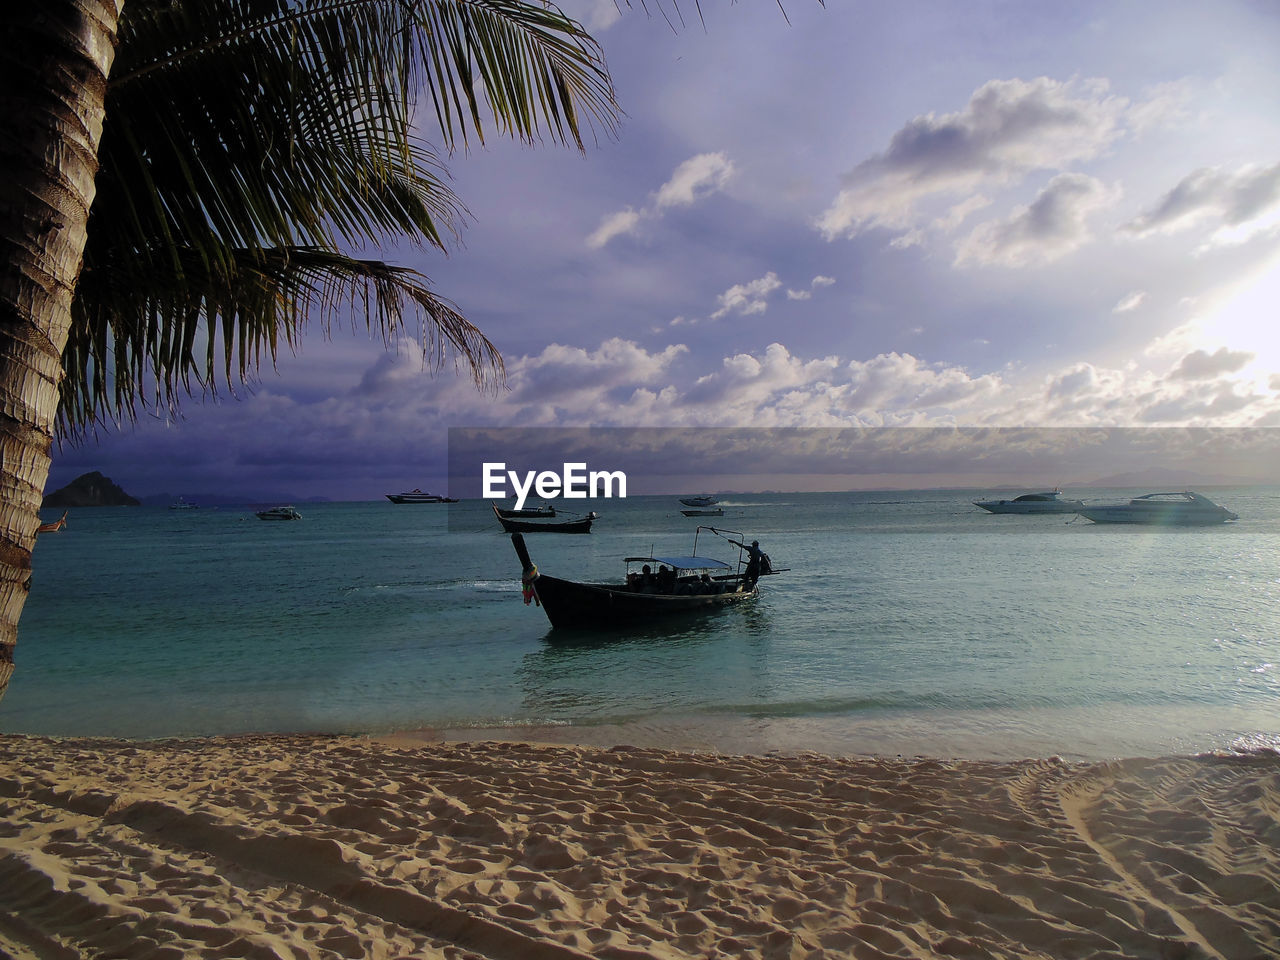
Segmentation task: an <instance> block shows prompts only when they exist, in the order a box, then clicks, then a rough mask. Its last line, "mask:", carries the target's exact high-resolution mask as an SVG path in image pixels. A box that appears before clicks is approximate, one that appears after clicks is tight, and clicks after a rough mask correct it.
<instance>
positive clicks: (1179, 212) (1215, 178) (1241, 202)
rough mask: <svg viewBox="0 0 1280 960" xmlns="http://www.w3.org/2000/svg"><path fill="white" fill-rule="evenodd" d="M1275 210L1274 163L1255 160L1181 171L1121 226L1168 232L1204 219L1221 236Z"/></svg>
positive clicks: (1279, 167) (1279, 197)
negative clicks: (1166, 188)
mask: <svg viewBox="0 0 1280 960" xmlns="http://www.w3.org/2000/svg"><path fill="white" fill-rule="evenodd" d="M1276 213H1280V163H1276V164H1273V165H1271V166H1269V167H1263V166H1258V165H1256V164H1253V165H1248V166H1245V167H1241V168H1240V169H1238V170H1234V171H1228V170H1223V169H1222V168H1220V167H1202V168H1200V169H1199V170H1195V171H1193V172H1192V173H1189V174H1188V175H1187V176H1185V177H1184V178H1183V179H1182V180H1181V181H1179V182H1178V184H1177V185H1176V186H1175V187H1174V188H1173V189H1172V190H1170V191H1169V192H1168V193H1166V194H1165V195H1164V196H1163V197H1161V198H1160V200H1159V201H1158V202H1157V203H1156V204H1155V206H1153V207H1151V208H1150V209H1149V210H1146V211H1144V212H1143V213H1142V214H1140V215H1139V216H1137V217H1136V218H1134V219H1133V220H1131V221H1130V222H1129V223H1127V224H1125V225H1124V226H1123V227H1122V228H1121V229H1122V230H1124V231H1125V232H1127V233H1130V234H1133V235H1135V236H1138V237H1145V236H1149V235H1151V234H1154V233H1174V232H1177V231H1179V230H1186V229H1189V228H1191V227H1193V226H1195V225H1197V224H1199V223H1203V222H1205V221H1208V222H1210V223H1212V224H1213V225H1215V226H1216V227H1217V228H1218V229H1219V233H1220V234H1221V236H1222V239H1227V234H1226V232H1225V228H1252V229H1245V230H1244V234H1245V235H1246V236H1248V235H1251V234H1252V233H1254V232H1257V230H1260V229H1264V228H1265V227H1267V226H1270V225H1271V224H1270V223H1268V222H1265V220H1266V218H1267V216H1268V215H1269V214H1276Z"/></svg>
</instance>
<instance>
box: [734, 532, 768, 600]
mask: <svg viewBox="0 0 1280 960" xmlns="http://www.w3.org/2000/svg"><path fill="white" fill-rule="evenodd" d="M725 539H726V540H729V538H728V537H725ZM729 542H730V543H732V544H733V545H734V546H736V547H741V548H742V549H743V550H745V551H747V569H746V571H745V572H744V573H743V575H742V588H743V589H744V590H750V589H751V588H752V587H754V586H755V585H756V581H757V580H759V579H760V574H762V573H768V572H769V570H770V569H771V564H770V563H769V555H768V554H767V553H765V552H764V551H763V550H761V549H760V541H759V540H752V541H751V546H747V545H746V544H745V543H743V542H742V541H741V540H729Z"/></svg>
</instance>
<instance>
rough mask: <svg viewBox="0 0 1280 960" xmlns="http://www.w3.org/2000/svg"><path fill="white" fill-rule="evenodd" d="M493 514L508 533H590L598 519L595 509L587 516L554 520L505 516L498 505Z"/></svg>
mask: <svg viewBox="0 0 1280 960" xmlns="http://www.w3.org/2000/svg"><path fill="white" fill-rule="evenodd" d="M489 506H491V507H493V504H489ZM493 515H494V516H495V517H497V518H498V523H500V524H502V529H503V530H505V531H506V532H507V533H590V532H591V523H592V521H594V520H595V519H596V514H595V511H592V512H591V513H588V514H587V515H586V516H585V517H579V518H577V519H575V520H556V521H552V522H546V521H543V520H521V519H518V518H513V517H504V516H503V515H502V511H501V510H499V509H498V508H497V507H493Z"/></svg>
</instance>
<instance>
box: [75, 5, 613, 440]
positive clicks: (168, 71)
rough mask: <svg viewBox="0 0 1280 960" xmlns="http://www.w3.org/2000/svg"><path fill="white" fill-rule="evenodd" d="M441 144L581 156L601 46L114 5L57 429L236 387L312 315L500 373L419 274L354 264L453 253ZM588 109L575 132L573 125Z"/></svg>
mask: <svg viewBox="0 0 1280 960" xmlns="http://www.w3.org/2000/svg"><path fill="white" fill-rule="evenodd" d="M419 100H426V101H429V102H430V103H431V105H432V108H433V111H434V118H435V129H434V136H435V137H437V138H438V142H439V143H440V144H441V146H442V147H443V148H445V149H453V148H454V147H455V146H457V145H459V144H463V145H465V144H467V143H469V142H470V140H471V139H472V138H474V139H476V140H477V141H480V142H483V140H484V136H485V128H486V126H488V125H491V126H492V128H493V129H494V130H496V131H497V132H498V133H500V134H502V135H505V136H512V137H515V138H518V139H520V140H523V141H526V142H535V141H537V140H540V139H542V138H544V137H547V138H550V139H551V140H553V141H555V142H559V143H565V144H572V145H574V146H576V147H577V148H579V149H582V147H583V133H584V129H591V128H592V125H593V124H598V125H599V126H600V127H601V128H602V129H604V130H605V131H607V132H612V130H613V127H614V123H615V122H616V117H617V112H616V103H615V101H614V95H613V90H612V87H611V85H610V81H609V77H608V73H607V71H606V70H605V68H604V64H603V60H602V58H601V57H600V54H599V50H598V48H597V46H596V45H595V43H594V41H592V40H591V38H590V37H589V36H588V35H587V34H586V33H585V32H584V31H583V30H582V28H581V27H580V26H579V25H578V24H576V23H574V22H573V21H571V20H569V19H567V18H566V17H564V16H563V15H562V14H561V13H560V12H559V11H558V10H557V9H556V8H554V7H551V6H544V5H541V4H537V3H526V2H521V0H181V2H175V0H129V2H128V3H127V4H126V6H125V12H124V15H123V16H122V19H121V29H120V43H119V50H118V53H117V57H116V63H115V66H114V67H113V71H112V76H111V81H110V85H109V88H108V92H107V120H106V126H105V128H104V132H103V137H102V143H101V147H100V150H99V161H100V168H99V175H98V180H97V187H98V194H97V198H96V200H95V202H94V205H93V208H92V212H91V216H90V222H89V243H88V246H87V247H86V251H85V264H84V270H83V272H82V275H81V280H80V284H79V287H78V289H77V299H76V303H75V306H74V308H73V330H72V334H71V340H70V343H69V345H68V348H67V351H66V353H65V354H64V369H65V370H66V373H67V376H66V378H65V379H64V382H63V395H62V406H61V412H60V421H61V422H60V426H61V427H62V429H63V432H64V433H66V432H68V431H70V430H73V429H76V428H80V427H83V426H86V425H89V424H92V423H93V422H95V421H96V420H98V419H100V418H101V417H103V416H110V417H111V418H118V417H122V416H129V415H131V414H132V413H133V412H134V410H135V405H136V404H138V403H142V404H151V403H155V404H158V405H162V406H172V405H173V403H174V402H175V401H176V398H177V396H178V394H179V393H181V392H183V391H189V390H191V389H193V387H194V386H199V387H200V388H202V389H212V388H214V387H215V386H216V385H217V383H218V382H219V381H224V382H226V383H227V384H228V385H234V383H235V382H237V381H242V380H244V379H246V378H247V377H249V376H250V375H251V374H252V372H253V370H254V369H256V367H257V364H259V363H260V362H261V361H262V360H263V359H264V358H269V359H272V360H274V359H275V357H276V355H277V350H278V348H279V347H280V346H281V344H284V345H289V346H292V345H294V344H295V343H296V340H297V338H298V336H300V335H301V333H302V331H303V329H304V328H305V327H306V326H307V325H308V324H310V323H312V322H316V323H318V324H319V325H320V326H321V327H323V328H324V329H326V330H327V329H328V328H329V325H330V324H331V322H332V321H333V320H334V319H336V318H337V317H338V316H340V315H342V314H343V312H344V311H350V310H352V309H355V310H356V312H357V314H361V315H362V316H363V318H364V320H365V321H366V322H367V323H368V324H369V325H370V326H372V327H376V328H377V329H378V330H379V331H380V333H381V334H382V335H383V336H385V337H388V338H390V337H393V336H394V335H396V333H397V332H398V331H400V330H401V329H402V326H403V324H404V322H405V319H406V316H407V315H408V314H410V313H412V314H413V315H415V316H416V317H417V318H418V319H419V320H420V321H421V323H422V327H423V332H424V343H425V344H426V350H427V353H428V356H429V358H430V359H432V360H434V362H436V363H437V364H438V363H439V362H441V361H442V360H443V359H444V358H445V356H446V355H447V354H450V353H451V354H453V355H454V356H455V357H457V358H458V359H459V360H461V362H463V363H464V364H465V366H466V367H467V368H468V370H469V372H470V373H471V375H472V376H473V377H474V378H475V380H476V381H477V383H481V384H483V383H490V382H493V381H494V380H499V381H500V379H501V375H502V363H501V358H500V356H499V354H498V352H497V350H496V349H495V348H494V347H493V345H492V344H491V343H489V341H488V340H486V339H485V338H484V337H483V335H481V334H480V332H479V331H478V330H477V329H476V328H475V327H474V326H472V325H471V324H469V323H467V321H466V320H465V319H464V318H463V317H462V316H461V315H460V314H459V313H458V311H457V310H456V309H455V308H454V307H453V306H452V305H450V304H448V302H447V301H445V300H444V299H443V298H441V297H439V296H438V295H436V294H435V293H433V292H432V291H431V290H430V288H429V287H428V281H427V280H426V278H425V277H423V276H422V275H421V274H418V273H416V272H414V271H409V270H404V269H400V268H396V267H392V266H389V265H387V264H385V263H381V262H380V261H377V260H369V259H361V258H359V257H358V255H357V254H358V252H359V249H360V248H361V247H362V246H363V245H365V244H373V245H378V244H381V243H383V242H398V241H400V240H402V239H405V238H408V239H409V240H411V241H413V242H414V243H417V244H425V245H428V246H432V247H435V248H438V249H440V250H446V249H447V246H448V243H449V241H450V240H451V239H452V238H454V237H456V236H457V234H458V232H459V230H460V229H461V226H462V224H463V221H464V220H465V218H466V215H467V214H466V211H465V208H464V207H463V206H462V204H461V202H460V201H459V200H458V198H457V197H456V196H454V194H453V192H452V191H451V190H450V189H449V186H448V183H447V172H446V171H445V169H444V167H443V164H442V163H441V161H440V158H439V157H438V155H437V154H436V152H435V151H433V150H432V148H431V147H430V145H429V144H428V143H427V142H426V141H425V140H424V139H423V138H422V136H421V135H420V134H419V133H418V132H417V130H416V129H415V127H414V124H413V120H414V110H415V107H416V105H417V104H418V102H419ZM583 118H585V121H584V119H583Z"/></svg>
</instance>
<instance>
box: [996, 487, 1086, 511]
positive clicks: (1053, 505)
mask: <svg viewBox="0 0 1280 960" xmlns="http://www.w3.org/2000/svg"><path fill="white" fill-rule="evenodd" d="M973 505H974V506H975V507H981V508H982V509H983V510H986V511H987V512H988V513H1023V514H1032V513H1079V512H1080V508H1081V507H1083V506H1084V503H1083V502H1082V501H1080V500H1063V499H1062V491H1061V490H1045V491H1043V492H1041V493H1024V494H1023V495H1022V496H1020V497H1014V498H1013V499H1012V500H975V501H973Z"/></svg>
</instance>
